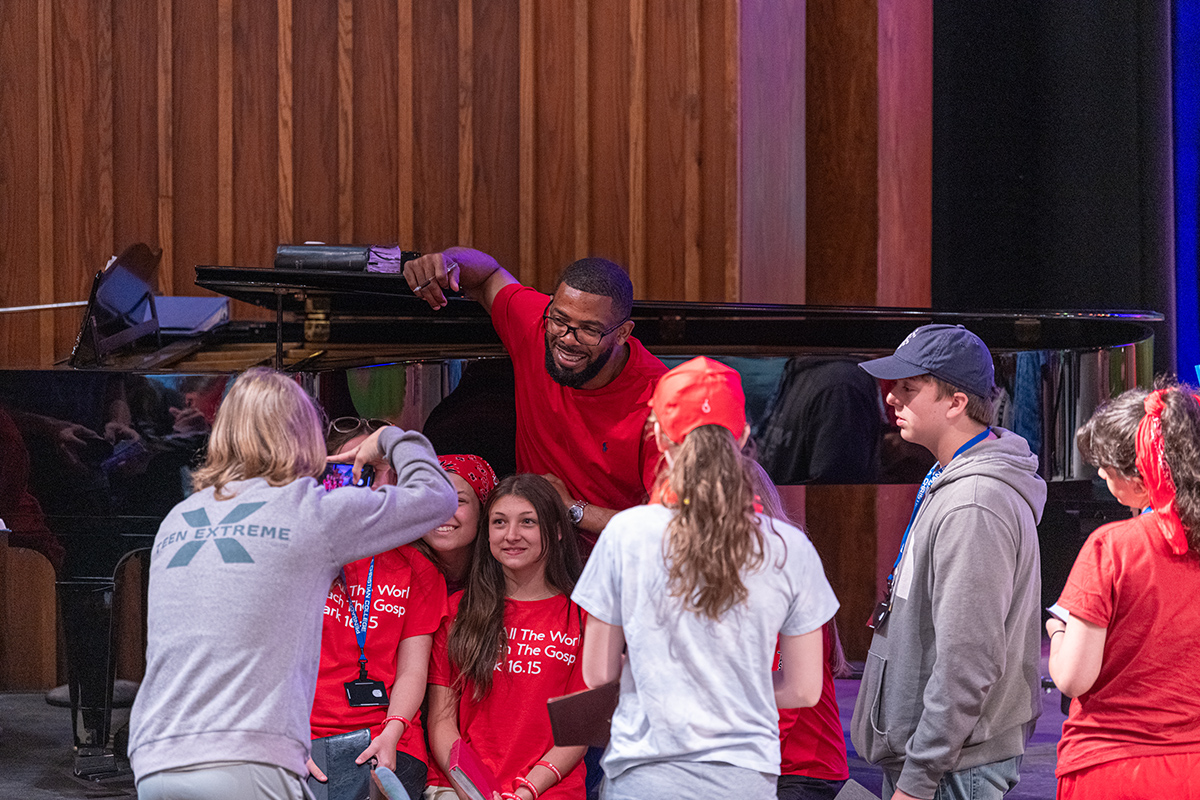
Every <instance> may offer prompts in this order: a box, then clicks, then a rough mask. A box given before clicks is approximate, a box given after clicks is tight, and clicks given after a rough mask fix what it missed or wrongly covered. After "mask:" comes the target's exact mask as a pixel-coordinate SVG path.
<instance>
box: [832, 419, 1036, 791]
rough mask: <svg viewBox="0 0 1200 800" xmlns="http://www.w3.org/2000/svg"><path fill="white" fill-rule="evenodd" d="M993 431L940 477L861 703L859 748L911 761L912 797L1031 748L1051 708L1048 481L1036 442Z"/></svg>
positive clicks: (922, 514)
mask: <svg viewBox="0 0 1200 800" xmlns="http://www.w3.org/2000/svg"><path fill="white" fill-rule="evenodd" d="M993 430H994V431H995V433H996V434H997V435H998V436H999V437H1000V438H999V439H989V440H985V441H983V442H980V443H979V444H977V445H975V446H974V447H972V448H971V449H970V450H968V451H966V452H965V453H963V454H962V455H960V456H958V457H957V458H954V459H953V460H952V461H951V462H950V464H949V465H948V466H947V467H946V469H945V471H943V472H942V474H941V475H940V476H938V477H937V478H936V479H935V480H934V481H933V483H932V484H931V486H930V488H929V490H928V492H927V494H926V496H925V501H924V503H923V504H922V505H921V509H920V511H919V513H918V515H917V518H916V519H915V520H914V521H913V527H912V531H911V533H910V534H909V541H908V544H907V547H906V554H905V556H904V559H903V561H902V562H901V564H900V566H899V571H898V573H897V576H896V581H895V583H896V590H895V595H896V599H895V601H894V602H893V605H892V612H891V615H890V616H889V618H888V619H887V621H886V622H885V623H884V625H883V626H882V629H880V630H876V632H875V636H874V638H873V639H872V641H871V650H870V652H869V653H868V654H867V663H866V668H865V672H864V674H863V680H862V686H861V687H860V688H859V693H858V702H857V704H856V706H855V708H854V720H853V722H852V723H851V733H850V736H851V740H852V741H853V743H854V747H855V749H856V750H857V751H858V753H859V755H860V756H862V757H863V758H865V759H866V760H867V761H868V762H870V763H872V764H881V765H882V766H884V767H886V768H888V769H890V770H900V771H901V774H900V779H899V781H898V783H897V788H899V789H901V790H902V791H904V792H907V793H908V794H910V795H913V796H914V797H932V796H933V794H934V791H935V790H936V788H937V785H938V782H939V781H940V780H941V778H942V776H943V774H945V773H947V772H955V771H958V770H962V769H967V768H969V767H974V766H979V765H981V764H988V763H992V762H995V761H1003V760H1005V759H1008V758H1011V757H1013V756H1016V755H1020V754H1021V753H1023V752H1024V751H1025V743H1026V742H1027V741H1028V738H1029V736H1030V734H1032V732H1033V725H1034V722H1035V721H1036V719H1037V716H1038V714H1039V712H1040V710H1041V699H1040V695H1039V679H1038V671H1039V665H1040V660H1041V625H1040V623H1041V609H1040V605H1041V566H1040V561H1039V558H1038V540H1037V530H1036V525H1037V523H1038V520H1039V519H1040V518H1041V515H1042V507H1043V506H1044V505H1045V502H1046V484H1045V483H1044V482H1043V481H1042V479H1041V478H1040V477H1038V475H1037V457H1036V456H1034V455H1033V454H1032V453H1030V451H1029V446H1028V445H1027V444H1026V442H1025V440H1024V439H1022V438H1021V437H1020V436H1018V435H1016V434H1015V433H1012V432H1010V431H1006V430H1004V429H1002V428H993Z"/></svg>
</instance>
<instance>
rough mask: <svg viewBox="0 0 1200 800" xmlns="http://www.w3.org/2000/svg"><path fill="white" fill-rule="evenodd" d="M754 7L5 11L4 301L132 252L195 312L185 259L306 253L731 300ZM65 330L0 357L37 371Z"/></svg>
mask: <svg viewBox="0 0 1200 800" xmlns="http://www.w3.org/2000/svg"><path fill="white" fill-rule="evenodd" d="M745 1H746V0H714V1H713V2H706V0H686V2H665V0H594V1H593V0H572V2H550V0H517V2H515V3H514V2H512V0H457V2H439V3H422V2H417V0H332V1H331V2H327V3H297V2H295V0H274V2H255V3H249V2H244V1H243V0H189V1H188V2H182V0H33V2H30V3H24V4H4V7H3V9H2V10H0V35H3V36H5V37H6V41H7V42H9V43H10V46H8V47H6V48H4V53H3V55H2V56H0V58H3V59H4V60H3V65H4V67H5V69H4V71H3V76H0V80H3V81H4V86H5V89H6V92H5V95H4V98H0V110H2V111H3V118H2V119H0V125H3V126H4V128H3V129H4V130H5V131H7V132H9V135H7V136H6V137H5V140H4V147H5V148H6V149H5V152H4V155H3V156H2V158H3V159H4V160H3V162H0V163H3V164H4V165H5V167H6V172H5V182H4V184H3V187H2V194H3V197H0V202H3V203H5V204H6V205H5V207H6V208H8V209H9V211H8V213H6V214H5V215H4V223H3V224H4V228H3V235H4V242H5V244H6V249H5V250H4V251H3V252H0V262H2V263H0V267H4V270H3V276H4V277H3V278H0V280H2V281H4V283H0V293H2V294H3V295H4V297H3V302H4V303H6V304H9V305H17V304H23V305H31V304H34V303H38V302H41V303H50V302H56V301H57V302H64V301H73V300H82V299H84V298H85V297H86V294H87V289H88V285H89V282H90V280H91V277H92V275H93V274H94V272H95V271H96V270H97V269H98V268H100V267H101V266H102V265H103V264H104V263H105V261H106V260H107V258H108V256H109V255H111V254H112V253H114V252H117V251H119V250H120V249H122V248H123V247H125V246H127V245H128V244H130V243H132V242H135V241H144V242H146V243H148V244H150V245H151V246H158V247H162V248H163V251H164V265H163V268H162V274H161V276H160V288H161V289H163V290H166V291H168V292H171V293H175V294H195V293H198V292H199V290H197V289H196V288H195V286H194V285H193V280H194V266H195V265H196V264H213V263H232V264H237V265H246V266H269V265H270V263H271V261H272V257H273V251H274V248H275V246H276V244H278V243H279V242H281V241H291V242H297V241H307V240H316V241H325V242H343V243H347V242H360V243H390V242H400V243H401V244H403V245H404V246H406V247H409V248H412V249H417V250H423V251H429V250H434V249H440V248H443V247H446V246H448V245H451V244H456V243H466V244H473V245H476V246H478V247H480V248H482V249H485V250H487V251H489V252H492V253H493V254H495V255H496V256H497V257H498V258H499V259H500V261H501V262H502V263H504V264H505V265H507V266H508V267H509V268H510V269H512V270H513V271H514V272H515V273H516V274H517V275H518V276H519V277H521V278H522V279H523V280H526V281H527V282H529V283H531V284H533V285H535V286H538V287H539V288H542V289H549V288H551V284H552V283H553V279H554V278H555V276H557V274H558V272H559V270H560V269H561V268H562V267H563V266H564V265H565V264H566V263H568V262H569V261H572V260H574V259H576V258H580V257H582V256H586V255H589V254H599V255H604V256H608V257H610V258H613V259H614V260H616V261H617V262H618V263H621V264H623V265H626V266H627V267H628V268H629V270H630V273H631V276H632V277H633V280H634V283H635V289H636V291H637V294H638V295H639V296H642V297H647V298H662V299H669V298H687V299H701V298H703V299H708V300H734V299H737V298H738V295H739V292H740V280H739V277H738V276H739V274H740V272H739V270H740V265H739V263H738V254H739V242H740V236H741V232H740V230H739V227H738V225H739V217H740V211H739V207H738V203H739V189H738V187H737V175H738V141H739V136H740V131H739V128H738V124H737V114H738V102H737V97H736V95H737V93H738V92H739V91H740V87H739V84H738V74H739V72H738V71H739V69H740V64H739V62H738V60H737V53H738V52H739V35H740V33H739V28H738V20H739V16H738V14H739V7H740V3H742V2H745ZM754 2H759V0H754ZM31 232H36V236H34V234H32V233H31ZM31 236H33V237H34V238H28V237H31ZM10 242H11V243H12V244H9V243H10ZM22 245H23V247H22ZM19 251H23V252H24V253H25V254H26V258H30V257H32V258H34V261H35V262H36V264H37V265H38V267H37V269H28V268H26V269H23V270H22V269H9V267H10V266H14V265H16V264H17V259H18V257H19V256H18V255H16V253H18V252H19ZM13 298H20V300H19V301H17V300H15V299H13ZM235 313H236V314H238V315H239V316H243V317H247V316H251V317H253V316H261V314H262V312H261V311H257V310H254V309H248V307H238V306H235ZM80 317H81V312H80V311H79V310H78V309H68V310H63V311H55V312H44V313H41V314H32V315H29V316H27V317H25V318H24V319H22V320H21V321H20V323H19V324H17V323H12V322H10V321H9V320H7V319H0V343H3V344H4V345H5V349H6V350H7V351H9V352H15V353H17V354H18V356H17V358H18V360H20V359H22V358H23V359H25V360H26V361H27V363H43V364H48V363H51V362H53V361H55V360H57V359H61V358H63V357H65V356H66V355H67V354H68V352H69V349H70V346H71V344H72V343H73V340H74V336H75V333H76V330H77V327H78V324H79V320H80ZM42 323H44V324H42Z"/></svg>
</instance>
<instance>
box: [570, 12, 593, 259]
mask: <svg viewBox="0 0 1200 800" xmlns="http://www.w3.org/2000/svg"><path fill="white" fill-rule="evenodd" d="M588 2H589V0H575V31H574V38H575V47H574V50H575V65H574V67H575V68H574V71H573V77H574V83H575V91H574V103H575V176H574V177H575V254H576V256H577V257H580V258H582V257H583V256H586V255H589V254H590V253H591V219H592V215H591V208H590V200H591V177H590V175H589V171H590V169H589V168H590V165H591V147H590V141H591V137H590V132H589V127H590V125H589V118H588V116H589V110H590V109H591V92H590V90H589V89H590V84H589V80H588V55H589V54H588V51H589V48H588Z"/></svg>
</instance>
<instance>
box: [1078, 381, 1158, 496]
mask: <svg viewBox="0 0 1200 800" xmlns="http://www.w3.org/2000/svg"><path fill="white" fill-rule="evenodd" d="M1148 394H1149V392H1147V391H1146V390H1145V389H1130V390H1129V391H1127V392H1122V393H1121V394H1119V395H1117V396H1116V397H1114V398H1113V399H1111V400H1109V401H1108V402H1106V403H1104V404H1103V405H1101V406H1100V407H1099V408H1097V409H1096V412H1095V413H1094V414H1092V416H1091V418H1090V419H1089V420H1088V421H1087V422H1085V423H1084V424H1083V425H1082V426H1081V427H1080V428H1079V430H1078V431H1076V432H1075V446H1076V447H1078V448H1079V453H1080V455H1082V456H1083V460H1084V461H1086V462H1087V463H1088V464H1091V465H1092V466H1093V467H1103V468H1104V469H1105V470H1106V471H1107V470H1113V471H1115V472H1117V473H1118V474H1119V475H1120V476H1121V477H1123V478H1137V477H1139V473H1138V470H1137V429H1138V423H1140V422H1141V421H1142V417H1144V416H1145V415H1146V395H1148Z"/></svg>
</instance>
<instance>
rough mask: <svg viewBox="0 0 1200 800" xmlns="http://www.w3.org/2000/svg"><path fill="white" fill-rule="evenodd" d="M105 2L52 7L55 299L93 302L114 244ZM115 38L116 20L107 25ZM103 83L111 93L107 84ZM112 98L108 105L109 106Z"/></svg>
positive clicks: (57, 338)
mask: <svg viewBox="0 0 1200 800" xmlns="http://www.w3.org/2000/svg"><path fill="white" fill-rule="evenodd" d="M106 10H107V11H111V6H108V5H106V4H105V3H103V2H99V0H92V2H71V1H70V0H63V2H59V3H56V4H55V5H54V8H53V11H52V15H53V19H54V26H53V31H52V33H51V47H52V52H51V61H52V65H53V71H54V86H53V89H52V92H51V98H52V101H53V105H54V111H53V114H52V119H53V127H52V129H51V131H52V142H51V152H52V154H53V155H52V158H53V167H52V169H53V182H54V202H53V214H54V218H53V232H54V233H53V236H54V242H53V246H54V251H53V263H54V283H53V299H54V301H58V302H62V301H66V300H79V299H87V294H88V289H89V288H90V286H91V279H92V275H93V274H94V273H95V271H96V270H97V269H98V268H99V267H100V266H103V264H104V262H105V260H107V258H108V256H109V255H110V252H111V247H112V215H113V198H112V104H111V103H112V94H111V86H112V84H111V78H112V76H111V70H112V60H111V46H112V45H111V39H110V38H109V37H105V36H97V35H95V31H96V29H97V27H98V26H99V27H104V24H103V23H104V22H105V21H106V19H105V17H106V15H104V11H106ZM105 30H106V32H107V33H108V34H109V36H111V33H112V27H111V23H109V24H108V26H107V28H106V29H105ZM102 85H103V86H104V87H106V88H107V90H108V91H105V90H104V89H102V88H101V87H102ZM105 101H107V104H106V103H105ZM63 317H77V315H74V314H71V313H69V312H64V313H60V314H59V315H56V328H55V331H54V340H53V344H54V352H55V353H64V352H67V351H68V350H69V349H70V347H71V345H72V344H73V343H74V340H75V333H76V331H75V330H73V329H72V327H71V326H70V325H68V324H57V323H60V322H63V323H65V322H66V321H67V320H65V319H63Z"/></svg>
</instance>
